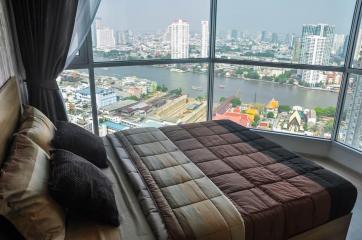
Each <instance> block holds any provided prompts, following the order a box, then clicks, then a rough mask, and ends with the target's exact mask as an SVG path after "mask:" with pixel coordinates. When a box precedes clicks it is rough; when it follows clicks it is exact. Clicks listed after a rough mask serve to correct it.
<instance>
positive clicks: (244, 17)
mask: <svg viewBox="0 0 362 240" xmlns="http://www.w3.org/2000/svg"><path fill="white" fill-rule="evenodd" d="M261 6H262V7H261ZM354 6H355V0H344V1H342V0H304V1H296V0H273V1H270V0H256V1H252V0H249V1H246V0H241V1H240V0H219V1H218V13H217V31H218V32H221V31H227V30H231V29H235V30H238V31H242V32H261V31H263V30H266V31H268V32H276V33H296V34H300V33H301V31H302V25H303V24H317V23H326V24H331V25H335V26H336V33H343V34H348V33H349V30H350V27H351V22H352V16H353V11H354ZM209 15H210V1H209V0H182V1H175V0H149V1H145V0H143V1H142V0H103V1H102V2H101V5H100V7H99V9H98V13H97V17H100V18H102V21H103V23H104V24H105V25H107V26H109V27H111V28H113V29H115V30H127V29H130V30H133V31H137V32H150V31H165V29H166V28H167V26H168V25H169V24H170V23H172V21H174V20H177V19H184V20H186V21H188V22H189V23H190V30H191V31H193V32H200V30H201V21H203V20H209ZM271 20H272V21H271Z"/></svg>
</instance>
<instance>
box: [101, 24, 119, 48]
mask: <svg viewBox="0 0 362 240" xmlns="http://www.w3.org/2000/svg"><path fill="white" fill-rule="evenodd" d="M115 47H116V40H115V38H114V31H113V29H111V28H108V27H105V28H102V29H97V48H99V49H112V48H115Z"/></svg>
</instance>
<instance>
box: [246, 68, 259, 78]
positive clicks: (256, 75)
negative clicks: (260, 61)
mask: <svg viewBox="0 0 362 240" xmlns="http://www.w3.org/2000/svg"><path fill="white" fill-rule="evenodd" d="M245 77H246V78H249V79H256V80H258V79H260V75H259V74H258V73H257V72H255V71H253V70H252V71H249V72H248V73H247V74H245Z"/></svg>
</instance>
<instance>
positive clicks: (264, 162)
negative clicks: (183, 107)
mask: <svg viewBox="0 0 362 240" xmlns="http://www.w3.org/2000/svg"><path fill="white" fill-rule="evenodd" d="M19 114H20V101H19V98H18V93H17V87H16V81H15V79H11V80H9V81H8V82H7V83H6V84H5V85H4V86H3V87H2V88H1V89H0V129H1V131H2V133H4V134H1V135H0V157H1V156H5V155H6V149H7V146H8V145H9V144H8V143H9V142H10V141H11V135H12V133H13V132H14V131H15V130H16V125H17V121H18V118H19ZM103 141H104V145H105V148H106V151H107V156H108V162H109V165H110V166H109V168H108V169H105V170H103V171H104V173H105V174H106V175H107V176H108V178H109V179H110V180H111V182H112V183H113V186H114V192H115V195H116V200H117V207H118V209H119V212H120V214H121V215H122V222H121V225H120V226H119V228H113V227H108V226H101V225H97V224H95V223H91V222H86V221H77V220H74V219H67V230H66V239H105V240H108V239H109V240H113V239H246V240H260V239H270V240H273V239H276V240H277V239H292V240H299V239H345V237H346V234H347V231H348V227H349V223H350V219H351V215H352V213H351V211H352V209H353V206H354V203H355V200H356V197H357V190H356V188H355V187H354V186H353V185H352V184H351V183H350V182H348V181H347V180H345V179H343V178H342V177H340V176H338V175H336V174H334V173H332V172H330V171H328V170H326V169H324V168H323V167H321V166H319V165H317V164H315V163H313V162H311V161H309V160H306V159H304V158H302V157H300V156H299V155H297V154H294V153H292V152H290V151H288V150H286V149H284V148H282V147H281V146H279V145H278V144H276V143H274V142H271V141H269V140H267V139H265V138H263V137H261V136H260V135H258V134H257V133H255V132H253V131H251V130H249V129H246V128H244V127H242V126H239V125H237V124H235V123H233V122H230V121H208V122H202V123H194V124H185V125H178V126H168V127H163V128H160V129H156V128H140V129H129V130H125V131H121V132H117V133H115V134H112V135H108V136H106V137H104V139H103ZM1 223H2V224H8V223H6V221H5V222H4V220H1ZM4 231H5V230H3V229H2V230H1V231H0V234H2V235H0V237H1V239H7V238H8V239H14V236H15V235H16V230H15V229H14V228H12V229H11V230H10V233H9V232H8V233H5V232H4ZM9 236H12V237H13V238H9Z"/></svg>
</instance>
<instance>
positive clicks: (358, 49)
mask: <svg viewBox="0 0 362 240" xmlns="http://www.w3.org/2000/svg"><path fill="white" fill-rule="evenodd" d="M361 46H362V29H360V31H359V33H358V38H357V42H356V48H355V54H354V61H355V64H357V65H359V66H362V59H361V53H362V52H361V51H362V48H361Z"/></svg>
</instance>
